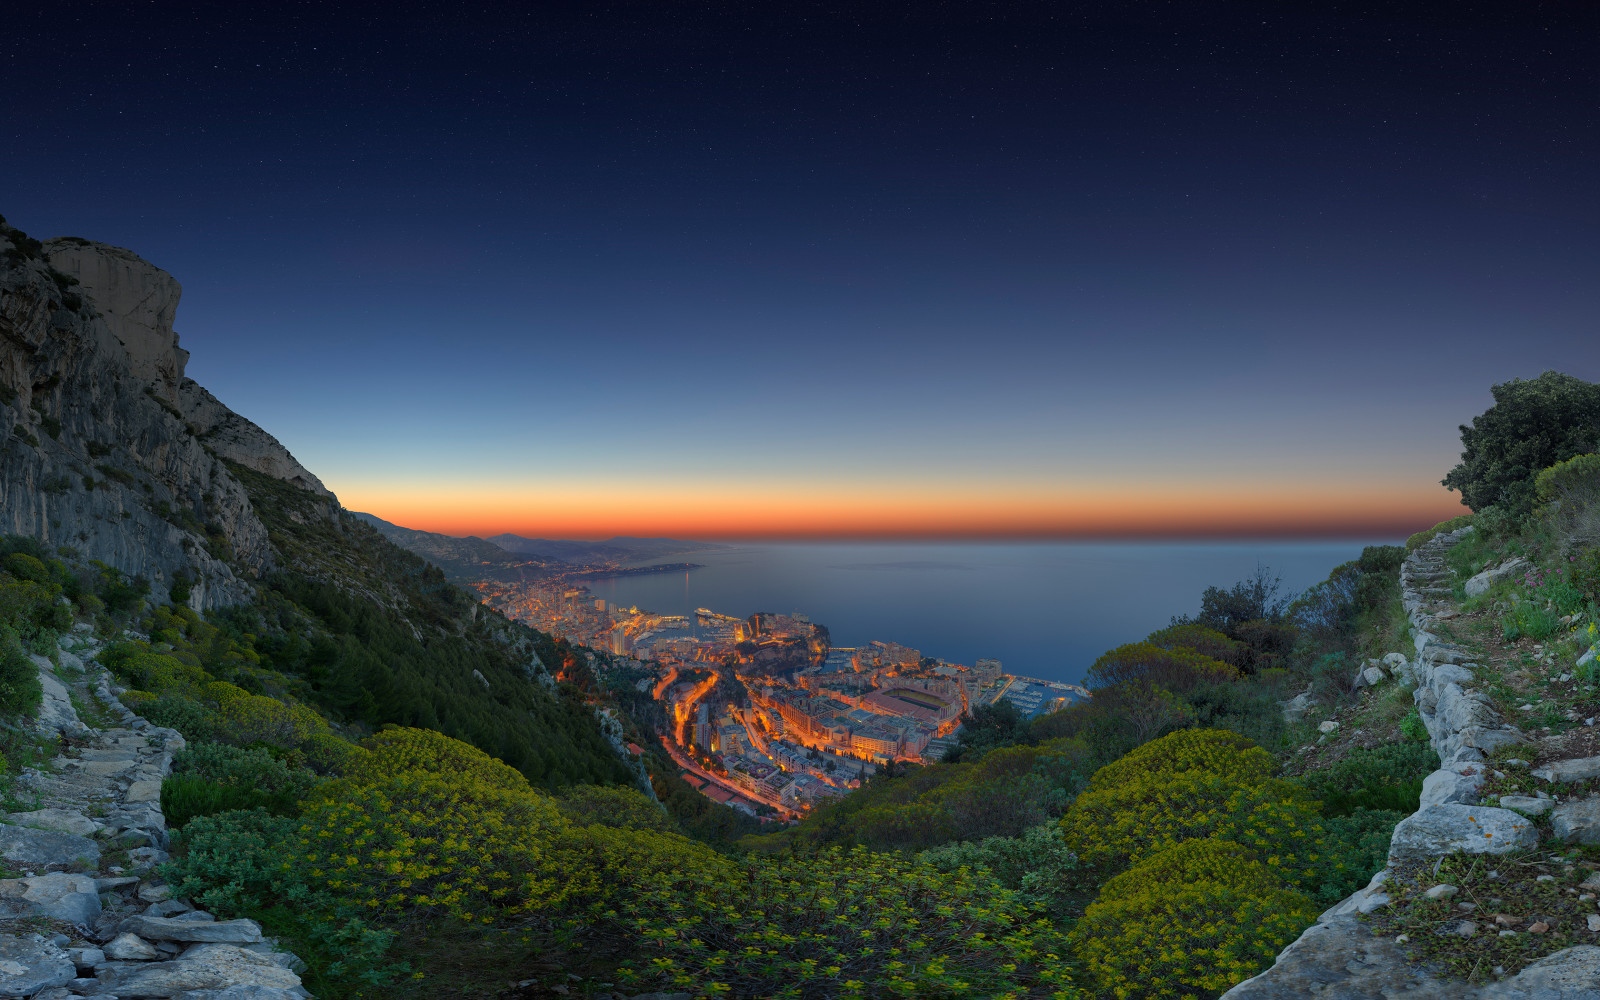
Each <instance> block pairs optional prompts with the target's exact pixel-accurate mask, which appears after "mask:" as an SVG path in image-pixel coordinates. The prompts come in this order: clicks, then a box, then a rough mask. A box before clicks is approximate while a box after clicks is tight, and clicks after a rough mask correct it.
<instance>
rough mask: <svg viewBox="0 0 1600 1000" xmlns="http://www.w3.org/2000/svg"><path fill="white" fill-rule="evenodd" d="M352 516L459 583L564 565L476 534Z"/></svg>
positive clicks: (518, 578) (523, 578)
mask: <svg viewBox="0 0 1600 1000" xmlns="http://www.w3.org/2000/svg"><path fill="white" fill-rule="evenodd" d="M353 516H355V517H358V518H360V519H361V520H363V521H366V522H367V523H368V524H370V525H372V526H373V527H375V528H377V529H378V533H379V534H381V535H383V537H384V538H387V539H388V540H389V541H391V542H393V543H394V544H396V545H398V546H400V547H401V548H403V549H405V550H407V551H408V552H414V553H416V554H417V555H419V556H421V557H422V558H424V559H426V560H428V561H429V562H431V563H433V564H434V565H435V566H437V567H439V568H440V569H442V570H444V571H445V574H446V575H447V576H449V577H450V578H451V579H452V580H455V581H458V582H460V583H476V582H478V581H480V580H494V581H497V582H500V583H525V582H528V581H531V580H538V579H541V578H543V577H545V576H548V575H549V573H550V571H551V570H552V569H553V568H556V567H562V566H565V565H566V564H565V563H564V562H563V561H561V560H559V559H553V558H549V557H542V556H538V555H534V554H532V553H512V552H507V551H506V550H505V549H502V548H501V547H500V546H498V545H496V544H494V543H493V542H489V541H485V540H484V539H482V538H479V537H477V536H476V535H469V536H467V537H465V538H457V537H455V536H453V535H441V534H439V533H437V532H433V531H418V530H417V529H415V528H402V527H401V526H400V525H398V524H393V523H391V522H389V521H385V520H384V519H383V518H381V517H377V516H376V515H373V514H361V513H355V514H353Z"/></svg>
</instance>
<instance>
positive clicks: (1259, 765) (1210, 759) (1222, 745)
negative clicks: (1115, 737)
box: [1089, 729, 1276, 791]
mask: <svg viewBox="0 0 1600 1000" xmlns="http://www.w3.org/2000/svg"><path fill="white" fill-rule="evenodd" d="M1275 769H1276V765H1275V764H1274V763H1273V760H1272V755H1271V754H1269V753H1267V752H1266V751H1265V750H1263V749H1261V748H1260V747H1258V746H1256V744H1255V742H1254V741H1252V740H1251V739H1249V738H1248V737H1245V736H1240V735H1239V734H1238V733H1232V732H1229V731H1227V730H1225V729H1180V730H1178V731H1177V732H1175V733H1168V734H1167V735H1166V736H1163V737H1161V738H1160V739H1158V740H1151V741H1150V742H1149V743H1146V744H1145V745H1144V746H1141V747H1139V748H1137V749H1135V750H1132V751H1130V752H1128V753H1127V754H1124V755H1123V756H1122V757H1120V758H1118V759H1117V760H1115V761H1113V762H1111V763H1110V764H1107V765H1106V766H1105V767H1102V768H1101V769H1100V770H1098V771H1096V772H1095V774H1094V777H1093V778H1092V779H1090V781H1089V789H1090V791H1094V790H1097V789H1106V788H1111V787H1113V786H1115V785H1120V784H1124V783H1126V782H1128V781H1148V780H1150V779H1152V778H1161V777H1167V776H1171V775H1176V774H1181V773H1183V772H1186V771H1200V772H1204V773H1205V774H1209V775H1212V776H1215V777H1218V778H1224V779H1226V780H1228V781H1231V782H1234V783H1236V784H1243V783H1245V782H1251V781H1256V780H1259V779H1261V778H1265V777H1268V776H1269V775H1271V774H1272V772H1273V771H1274V770H1275Z"/></svg>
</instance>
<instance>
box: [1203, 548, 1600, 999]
mask: <svg viewBox="0 0 1600 1000" xmlns="http://www.w3.org/2000/svg"><path fill="white" fill-rule="evenodd" d="M1472 530H1473V529H1472V528H1470V527H1468V528H1463V529H1461V530H1460V531H1456V532H1451V533H1448V534H1441V535H1438V536H1436V537H1434V538H1433V539H1432V540H1430V541H1429V542H1427V543H1426V544H1424V545H1422V546H1419V547H1418V548H1417V550H1416V551H1414V552H1412V553H1411V554H1410V555H1409V556H1408V557H1407V558H1406V561H1405V563H1404V565H1402V567H1401V569H1400V583H1401V596H1402V600H1403V602H1404V606H1405V611H1406V615H1407V617H1408V618H1409V619H1410V621H1411V626H1412V635H1413V639H1414V646H1415V650H1414V655H1413V656H1412V657H1411V658H1410V659H1407V660H1406V661H1405V662H1404V663H1403V664H1400V665H1399V666H1398V670H1397V672H1398V673H1399V674H1400V676H1401V677H1402V678H1404V679H1405V680H1406V681H1408V682H1409V683H1411V684H1412V685H1414V686H1415V691H1414V693H1413V697H1414V698H1415V700H1416V704H1417V710H1418V712H1419V713H1420V714H1421V716H1422V721H1423V722H1424V724H1425V725H1426V726H1427V728H1428V737H1429V741H1430V743H1431V744H1432V746H1433V749H1434V750H1435V751H1436V752H1437V753H1438V755H1439V769H1438V770H1436V771H1434V772H1433V773H1432V774H1430V775H1428V777H1427V779H1426V780H1425V781H1424V782H1423V790H1422V801H1421V805H1420V807H1419V808H1418V809H1417V811H1416V812H1415V813H1413V814H1412V815H1410V816H1408V817H1406V818H1405V819H1404V820H1402V821H1401V822H1400V823H1399V825H1397V826H1396V827H1395V830H1394V836H1393V838H1392V840H1391V841H1390V845H1389V862H1390V864H1391V865H1393V864H1396V863H1399V862H1402V861H1406V862H1414V861H1417V860H1425V859H1427V858H1433V857H1441V856H1443V855H1446V854H1451V853H1455V852H1457V851H1466V852H1473V853H1504V852H1506V851H1512V850H1518V849H1525V848H1527V847H1531V846H1534V845H1535V844H1537V843H1538V835H1537V831H1536V830H1535V829H1534V827H1533V825H1532V823H1530V822H1529V821H1528V820H1527V819H1526V818H1525V817H1523V816H1522V815H1521V814H1519V813H1517V812H1513V811H1512V810H1510V809H1503V808H1500V807H1498V806H1490V805H1484V804H1482V803H1481V802H1479V796H1478V789H1479V788H1480V787H1481V786H1482V784H1483V782H1484V779H1485V776H1486V774H1487V772H1488V769H1489V765H1488V764H1487V763H1486V756H1487V755H1488V754H1489V753H1492V752H1493V751H1494V750H1495V749H1496V748H1497V747H1501V746H1505V745H1507V744H1511V743H1518V742H1523V741H1524V740H1525V739H1526V737H1525V736H1524V735H1523V734H1522V733H1521V732H1520V731H1518V730H1517V729H1516V727H1514V726H1511V725H1509V724H1507V723H1506V721H1505V720H1504V719H1502V718H1501V717H1500V715H1499V713H1498V712H1496V710H1495V709H1494V706H1493V705H1492V704H1491V702H1490V700H1489V699H1488V698H1487V697H1486V696H1484V694H1483V693H1482V692H1481V691H1479V690H1477V688H1476V687H1475V686H1474V681H1475V679H1476V677H1477V675H1478V672H1479V671H1480V670H1482V669H1483V668H1482V667H1480V666H1479V665H1478V664H1476V663H1472V662H1470V661H1469V658H1468V655H1467V652H1466V651H1465V650H1463V649H1461V648H1460V647H1459V646H1455V645H1453V644H1451V643H1448V642H1445V641H1444V640H1442V639H1440V638H1439V636H1438V635H1436V634H1434V632H1433V631H1432V629H1433V628H1434V627H1435V626H1436V624H1437V622H1438V621H1439V619H1438V618H1437V617H1436V615H1435V612H1434V611H1432V610H1430V609H1432V608H1435V607H1436V606H1437V605H1438V604H1440V603H1441V602H1442V601H1443V600H1446V599H1448V597H1449V596H1450V594H1451V592H1452V589H1453V588H1452V586H1451V582H1450V581H1451V575H1450V571H1449V569H1448V567H1447V566H1446V565H1445V563H1444V554H1445V552H1447V551H1448V550H1449V549H1450V548H1451V547H1452V546H1454V545H1455V544H1456V543H1457V542H1459V541H1460V540H1461V539H1462V538H1464V537H1465V536H1466V535H1467V533H1469V532H1471V531H1472ZM1577 763H1583V762H1577ZM1595 764H1596V765H1600V759H1597V760H1596V761H1595ZM1388 878H1389V870H1388V869H1387V868H1386V869H1385V870H1384V871H1380V872H1378V873H1377V874H1376V875H1374V876H1373V878H1372V881H1371V883H1369V884H1368V885H1367V886H1366V888H1364V889H1361V890H1359V891H1358V892H1356V893H1354V894H1353V895H1351V896H1350V897H1349V898H1348V899H1345V900H1343V901H1342V902H1340V903H1338V904H1336V905H1334V906H1333V907H1331V908H1329V909H1328V910H1327V912H1325V913H1323V914H1322V916H1320V917H1319V918H1318V919H1317V922H1316V923H1315V924H1313V925H1312V926H1311V927H1310V928H1308V929H1307V930H1306V931H1305V933H1303V934H1301V935H1300V937H1299V938H1298V939H1296V940H1295V941H1294V942H1293V943H1291V944H1290V945H1289V946H1288V947H1287V948H1285V949H1284V950H1283V951H1282V952H1281V953H1280V954H1279V955H1278V958H1277V961H1276V962H1275V963H1274V964H1273V966H1272V967H1271V968H1270V969H1268V970H1266V971H1265V972H1263V973H1261V974H1260V975H1258V976H1255V977H1254V978H1252V979H1248V980H1246V981H1244V982H1242V983H1240V984H1239V985H1237V986H1235V987H1234V988H1233V989H1231V990H1229V991H1228V992H1227V993H1225V994H1223V1000H1290V998H1303V997H1310V996H1315V997H1317V998H1319V1000H1380V998H1383V1000H1393V998H1397V997H1406V998H1408V1000H1600V947H1595V946H1593V945H1579V946H1577V947H1573V948H1567V949H1564V950H1562V951H1558V952H1556V953H1554V954H1552V955H1547V956H1545V957H1544V958H1542V959H1539V960H1538V961H1536V962H1534V963H1532V964H1531V965H1529V966H1527V967H1526V968H1524V969H1523V970H1522V971H1521V972H1520V973H1518V974H1517V975H1515V976H1512V977H1510V978H1508V979H1505V980H1502V981H1500V982H1496V983H1490V984H1488V985H1486V986H1479V987H1474V986H1469V985H1467V984H1466V983H1463V982H1460V981H1451V980H1441V979H1438V978H1436V977H1434V976H1433V975H1432V974H1431V973H1430V972H1428V971H1427V970H1426V969H1424V968H1422V967H1420V966H1418V965H1417V964H1415V963H1412V962H1409V961H1408V960H1407V959H1406V957H1405V955H1404V954H1403V953H1402V952H1401V949H1400V947H1399V946H1398V945H1396V944H1395V943H1394V942H1393V941H1392V940H1390V939H1388V938H1384V937H1374V936H1373V934H1372V932H1371V931H1370V930H1369V929H1368V927H1367V926H1366V924H1364V923H1363V922H1362V921H1361V920H1360V919H1359V915H1360V914H1366V913H1371V912H1373V911H1375V910H1377V909H1379V908H1381V907H1383V906H1387V905H1388V904H1389V902H1390V898H1389V896H1388V895H1387V894H1386V893H1385V892H1384V884H1385V883H1386V882H1387V880H1388Z"/></svg>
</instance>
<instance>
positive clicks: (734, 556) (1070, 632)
mask: <svg viewBox="0 0 1600 1000" xmlns="http://www.w3.org/2000/svg"><path fill="white" fill-rule="evenodd" d="M1375 544H1396V542H1395V541H1374V542H1358V541H1340V542H1321V541H1318V542H1192V543H1177V544H1174V543H1169V542H1159V543H1155V542H1152V543H1098V542H1064V543H1046V544H1041V543H1018V544H987V543H940V544H929V543H923V542H916V543H909V542H908V543H878V542H874V543H828V544H814V543H806V544H772V543H759V544H747V545H739V546H737V547H735V548H730V549H711V550H705V551H701V552H695V553H692V554H688V555H682V556H673V557H672V558H673V559H674V560H680V561H683V562H695V563H701V564H703V568H701V569H696V570H691V571H689V572H687V573H671V574H660V575H652V576H635V577H621V578H614V579H609V580H596V581H592V582H591V583H590V584H589V587H590V589H591V590H593V591H594V595H595V596H596V597H603V598H605V599H606V600H608V601H611V602H615V603H618V604H621V605H623V606H628V605H637V606H638V607H640V608H643V609H646V610H649V611H655V612H659V613H662V614H680V615H682V614H692V613H693V611H694V609H695V608H699V607H706V608H710V609H711V610H713V611H718V612H721V613H723V614H729V615H737V616H739V617H745V616H748V615H750V614H753V613H754V612H757V611H774V612H780V613H793V612H796V611H799V612H803V613H805V614H808V615H810V616H811V619H812V621H816V622H820V623H821V624H823V625H826V626H827V627H828V630H829V632H830V633H831V634H832V636H833V644H834V645H835V646H860V645H864V644H865V643H868V642H870V641H872V640H874V639H883V640H886V641H891V642H898V643H901V644H903V645H907V646H912V647H915V648H917V649H920V650H921V651H922V653H923V655H924V656H936V657H939V658H941V659H944V660H950V661H953V662H956V663H968V664H970V663H972V662H973V661H974V660H976V659H978V658H979V657H985V656H990V657H996V658H998V659H1000V660H1001V661H1002V662H1003V663H1004V664H1005V668H1006V670H1007V671H1008V672H1010V673H1016V674H1022V675H1024V676H1029V677H1040V678H1044V679H1046V680H1062V681H1069V682H1071V683H1081V682H1082V680H1083V675H1084V672H1085V671H1086V670H1087V669H1088V667H1089V664H1091V663H1093V662H1094V660H1095V658H1096V657H1097V656H1099V655H1100V654H1101V653H1103V652H1105V651H1106V650H1107V649H1110V648H1112V647H1113V646H1118V645H1121V644H1122V643H1125V642H1135V641H1138V640H1139V639H1142V638H1144V637H1145V636H1146V635H1147V634H1149V633H1150V632H1152V631H1154V630H1156V629H1158V628H1161V627H1163V626H1165V625H1166V624H1167V623H1168V621H1169V620H1170V619H1171V618H1172V616H1173V615H1179V614H1188V613H1192V612H1195V611H1198V610H1199V608H1200V593H1201V592H1202V591H1203V590H1204V589H1205V588H1206V587H1208V586H1211V585H1213V584H1215V585H1218V586H1232V585H1233V584H1234V583H1235V582H1236V581H1238V580H1240V579H1243V578H1244V577H1247V576H1249V575H1251V574H1252V573H1254V572H1255V569H1256V566H1257V564H1262V565H1265V566H1267V567H1269V568H1271V570H1272V571H1273V572H1274V573H1276V574H1277V575H1279V576H1281V577H1283V582H1284V585H1285V586H1286V587H1288V588H1291V589H1293V590H1301V589H1303V588H1305V587H1308V586H1310V585H1311V584H1313V583H1316V582H1317V581H1319V580H1322V579H1323V578H1325V577H1326V576H1327V575H1328V571H1329V570H1331V569H1332V568H1333V567H1334V566H1337V565H1338V564H1339V563H1342V562H1345V561H1347V560H1350V559H1354V558H1355V557H1356V556H1358V555H1360V554H1361V547H1362V546H1363V545H1375Z"/></svg>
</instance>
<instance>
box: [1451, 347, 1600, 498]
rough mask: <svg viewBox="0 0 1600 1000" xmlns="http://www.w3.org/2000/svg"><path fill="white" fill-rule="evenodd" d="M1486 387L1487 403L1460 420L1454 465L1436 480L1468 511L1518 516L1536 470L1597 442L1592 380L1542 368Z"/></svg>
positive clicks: (1599, 427)
mask: <svg viewBox="0 0 1600 1000" xmlns="http://www.w3.org/2000/svg"><path fill="white" fill-rule="evenodd" d="M1489 392H1490V394H1491V395H1493V396H1494V405H1493V406H1491V407H1489V408H1488V409H1487V410H1485V411H1483V412H1482V413H1480V414H1478V415H1477V416H1476V417H1473V418H1472V426H1470V427H1468V426H1467V425H1465V424H1463V425H1462V426H1461V448H1462V450H1461V463H1460V464H1459V465H1457V466H1456V467H1455V468H1453V469H1451V470H1450V472H1449V473H1448V474H1447V475H1446V476H1445V477H1444V479H1443V480H1441V481H1440V482H1441V483H1442V484H1443V485H1444V486H1446V487H1448V488H1449V489H1452V490H1456V491H1458V492H1460V494H1461V502H1462V504H1463V505H1465V506H1467V507H1470V508H1472V510H1474V511H1481V510H1483V509H1484V508H1486V507H1490V506H1499V507H1500V508H1501V509H1503V510H1505V511H1507V512H1508V513H1512V514H1523V513H1526V512H1528V511H1529V510H1531V509H1532V507H1533V502H1534V477H1535V476H1537V475H1538V474H1539V472H1540V470H1542V469H1547V468H1549V467H1550V466H1552V465H1554V464H1556V463H1557V462H1564V461H1566V460H1567V459H1569V458H1572V457H1574V456H1576V455H1582V454H1584V453H1586V452H1591V451H1595V450H1597V446H1600V385H1595V384H1593V383H1591V382H1585V381H1583V380H1582V379H1579V378H1574V377H1573V376H1571V375H1564V374H1562V373H1561V372H1554V371H1549V372H1545V373H1544V374H1543V375H1540V376H1539V377H1538V378H1536V379H1512V380H1511V381H1509V382H1502V383H1500V384H1499V385H1496V386H1494V387H1492V388H1491V389H1490V390H1489Z"/></svg>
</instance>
